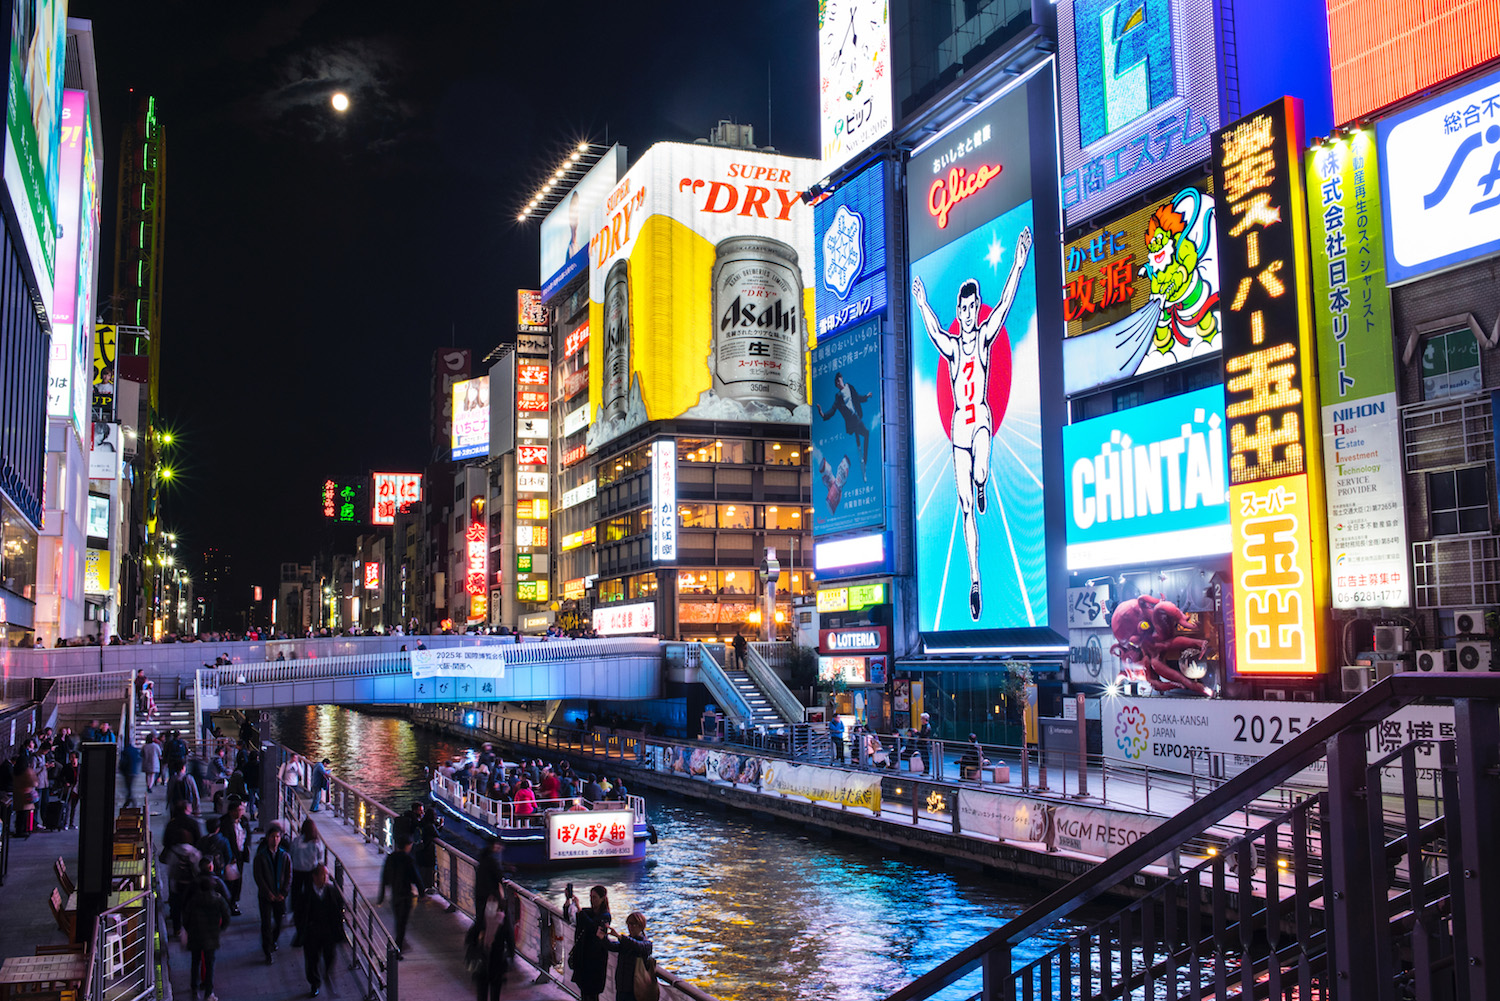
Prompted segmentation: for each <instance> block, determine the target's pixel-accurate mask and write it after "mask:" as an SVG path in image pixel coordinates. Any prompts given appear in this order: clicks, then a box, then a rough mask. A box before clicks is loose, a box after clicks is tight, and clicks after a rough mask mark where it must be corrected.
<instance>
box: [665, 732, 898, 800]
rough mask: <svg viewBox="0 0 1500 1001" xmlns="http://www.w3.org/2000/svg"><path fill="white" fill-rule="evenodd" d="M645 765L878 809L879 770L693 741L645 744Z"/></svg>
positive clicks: (815, 798)
mask: <svg viewBox="0 0 1500 1001" xmlns="http://www.w3.org/2000/svg"><path fill="white" fill-rule="evenodd" d="M647 750H648V753H649V755H650V756H649V758H648V765H649V766H650V767H652V768H654V769H655V770H656V771H659V772H667V773H668V774H672V775H685V776H687V777H689V778H708V779H720V780H722V781H724V782H731V783H739V784H741V785H754V784H756V783H757V782H758V783H759V785H760V788H762V789H764V790H766V791H767V792H779V793H781V794H782V795H785V796H801V797H803V798H804V799H807V800H810V801H812V802H814V803H817V802H820V801H821V802H827V803H838V804H840V805H842V806H863V807H868V808H869V809H871V810H876V811H878V810H879V809H880V776H879V775H867V774H863V773H860V772H848V771H844V770H843V769H840V768H820V767H818V766H817V765H799V764H796V763H794V762H790V761H782V760H780V759H779V758H760V757H756V756H755V755H750V754H735V753H733V752H730V751H718V750H709V749H707V748H696V747H662V746H654V747H648V749H647Z"/></svg>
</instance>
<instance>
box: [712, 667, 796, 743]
mask: <svg viewBox="0 0 1500 1001" xmlns="http://www.w3.org/2000/svg"><path fill="white" fill-rule="evenodd" d="M724 676H725V677H726V678H728V679H729V683H730V684H731V685H733V686H734V690H735V691H737V692H739V693H740V698H741V699H742V700H743V701H744V703H745V705H747V706H749V707H750V715H749V716H748V717H747V718H746V720H745V725H746V726H749V727H752V728H753V727H765V728H766V729H768V730H769V729H775V728H777V727H781V726H785V725H786V724H787V722H788V721H787V720H785V719H782V717H781V713H779V712H777V711H776V707H775V706H773V705H772V704H771V700H770V699H768V698H767V697H766V694H765V693H764V692H762V691H761V689H760V686H759V685H757V684H756V683H755V681H754V679H752V678H751V677H750V675H749V674H748V673H746V672H745V671H741V670H738V669H736V668H728V667H726V668H724Z"/></svg>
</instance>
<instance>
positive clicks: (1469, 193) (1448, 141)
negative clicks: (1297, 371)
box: [1376, 72, 1500, 284]
mask: <svg viewBox="0 0 1500 1001" xmlns="http://www.w3.org/2000/svg"><path fill="white" fill-rule="evenodd" d="M1376 136H1377V139H1378V144H1379V147H1380V162H1381V168H1382V169H1381V171H1380V175H1381V176H1380V182H1381V192H1380V193H1381V199H1382V206H1381V207H1382V210H1383V213H1384V218H1385V231H1386V234H1387V239H1386V243H1385V256H1386V271H1387V272H1388V278H1389V280H1390V282H1391V284H1398V283H1400V282H1404V281H1409V280H1410V279H1412V278H1417V277H1419V276H1421V275H1425V274H1430V273H1432V272H1435V271H1442V270H1445V269H1447V268H1452V267H1456V266H1457V265H1460V264H1463V263H1464V262H1466V261H1472V260H1476V259H1478V258H1482V257H1489V256H1491V255H1493V254H1496V253H1500V72H1497V73H1491V74H1489V75H1488V76H1484V77H1480V78H1479V79H1478V80H1475V81H1474V82H1473V83H1471V84H1469V85H1467V86H1465V87H1460V88H1458V89H1456V90H1452V91H1449V92H1448V93H1446V94H1443V95H1441V96H1440V97H1435V98H1433V99H1432V100H1429V101H1424V102H1422V103H1421V104H1419V105H1417V106H1416V107H1414V108H1412V109H1411V110H1409V111H1403V112H1401V113H1399V114H1395V115H1392V116H1390V117H1389V118H1385V119H1382V120H1381V121H1380V122H1379V123H1378V124H1377V125H1376Z"/></svg>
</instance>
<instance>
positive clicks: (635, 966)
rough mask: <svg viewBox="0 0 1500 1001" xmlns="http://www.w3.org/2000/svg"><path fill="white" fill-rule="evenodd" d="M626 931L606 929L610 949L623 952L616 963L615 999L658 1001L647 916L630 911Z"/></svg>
mask: <svg viewBox="0 0 1500 1001" xmlns="http://www.w3.org/2000/svg"><path fill="white" fill-rule="evenodd" d="M625 930H626V934H624V935H621V934H620V933H619V932H617V931H615V930H614V929H613V928H609V929H606V932H607V934H608V935H609V938H610V940H609V941H607V942H606V943H605V945H606V946H607V947H608V948H609V951H610V952H617V953H619V954H620V959H619V961H618V962H616V963H615V1001H657V998H659V997H661V987H660V986H658V984H657V983H656V960H654V959H652V958H651V940H650V939H649V938H647V937H646V915H644V914H642V913H641V912H640V911H631V912H630V916H629V917H627V918H626V919H625Z"/></svg>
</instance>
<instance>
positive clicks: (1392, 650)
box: [1375, 626, 1406, 657]
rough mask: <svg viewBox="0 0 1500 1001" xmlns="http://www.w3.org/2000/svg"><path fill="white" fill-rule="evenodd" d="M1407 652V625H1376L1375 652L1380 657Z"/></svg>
mask: <svg viewBox="0 0 1500 1001" xmlns="http://www.w3.org/2000/svg"><path fill="white" fill-rule="evenodd" d="M1405 652H1406V627H1405V626H1376V627H1375V653H1376V655H1377V656H1380V657H1390V656H1392V655H1393V654H1398V653H1405Z"/></svg>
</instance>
